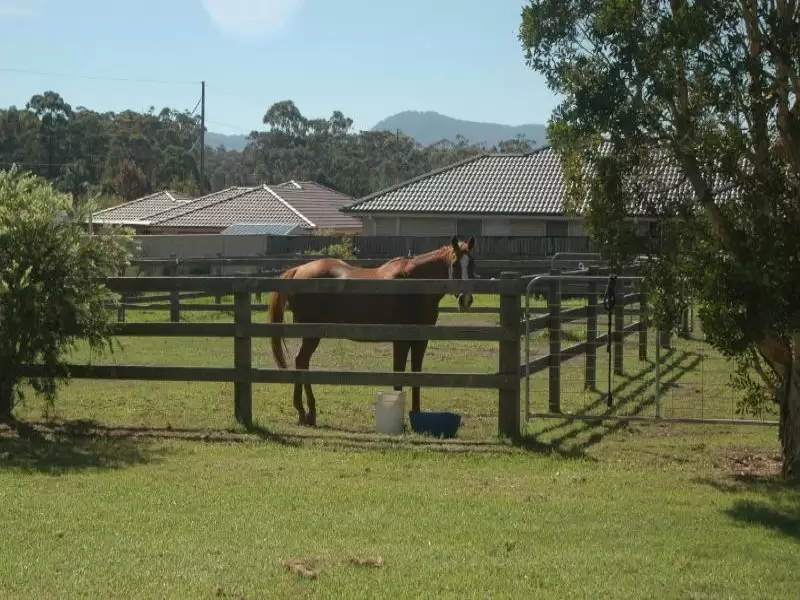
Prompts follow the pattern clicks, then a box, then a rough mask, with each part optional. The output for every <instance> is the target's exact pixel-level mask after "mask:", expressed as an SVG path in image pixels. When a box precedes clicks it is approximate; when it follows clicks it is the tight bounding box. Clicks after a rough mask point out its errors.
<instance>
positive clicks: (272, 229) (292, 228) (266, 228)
mask: <svg viewBox="0 0 800 600" xmlns="http://www.w3.org/2000/svg"><path fill="white" fill-rule="evenodd" d="M299 229H302V227H300V226H298V225H289V224H286V223H234V224H233V225H231V226H230V227H227V228H225V229H223V230H222V231H221V232H220V233H221V234H222V235H289V234H291V233H295V232H297V233H301V232H300V231H298V230H299Z"/></svg>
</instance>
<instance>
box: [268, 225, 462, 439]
mask: <svg viewBox="0 0 800 600" xmlns="http://www.w3.org/2000/svg"><path fill="white" fill-rule="evenodd" d="M474 245H475V238H474V237H470V238H469V240H468V241H467V242H461V241H459V239H458V236H453V237H452V239H451V240H450V244H448V245H445V246H442V247H441V248H438V249H436V250H433V251H431V252H428V253H426V254H419V255H417V256H414V257H402V256H400V257H396V258H392V259H391V260H389V261H387V262H385V263H383V264H382V265H380V266H378V267H373V268H364V267H355V266H353V265H350V264H348V263H346V262H344V261H343V260H339V259H335V258H321V259H317V260H313V261H311V262H308V263H305V264H302V265H298V266H296V267H293V268H291V269H288V270H286V271H285V272H284V273H282V274H281V276H280V278H281V279H316V278H335V279H368V280H382V279H400V278H407V279H473V278H474V273H475V260H474V259H473V257H472V249H473V247H474ZM443 297H444V294H338V295H332V296H331V295H328V294H292V293H283V292H274V293H273V294H272V297H271V298H270V302H269V307H268V313H267V320H268V322H270V323H283V316H284V310H285V308H286V307H287V306H288V307H289V309H290V310H291V311H292V313H293V315H294V322H295V323H347V324H373V325H379V324H386V325H435V324H436V321H437V320H438V318H439V302H440V301H441V299H442V298H443ZM457 298H458V308H459V310H460V311H461V312H468V311H469V309H470V307H471V306H472V302H473V298H472V294H458V295H457ZM349 339H351V340H352V341H357V342H366V341H377V340H358V339H355V338H349ZM385 341H392V344H393V363H394V364H393V370H394V371H398V372H403V371H405V369H406V362H407V360H408V353H409V351H410V352H411V370H412V371H413V372H420V371H422V360H423V358H424V356H425V351H426V349H427V347H428V340H418V341H405V340H385ZM319 342H320V338H303V339H302V342H301V345H300V350H299V351H298V353H297V356H296V357H295V368H296V369H308V368H309V365H310V363H311V357H312V356H313V354H314V352H315V351H316V350H317V347H318V346H319ZM271 346H272V356H273V358H274V359H275V363H276V364H277V365H278V367H279V368H281V369H286V368H287V358H286V344H285V343H284V340H283V338H281V337H280V336H273V337H271ZM304 389H305V393H306V400H307V402H308V412H306V411H305V408H304V406H303V390H304ZM394 389H395V390H397V391H400V390H402V386H395V388H394ZM411 396H412V398H411V409H412V411H415V412H419V409H420V389H419V386H413V387H412V392H411ZM294 407H295V408H296V409H297V414H298V420H299V423H300V424H301V425H308V426H311V427H314V426H316V419H317V409H316V399H315V398H314V393H313V391H312V390H311V385H309V384H304V385H301V384H300V383H295V384H294Z"/></svg>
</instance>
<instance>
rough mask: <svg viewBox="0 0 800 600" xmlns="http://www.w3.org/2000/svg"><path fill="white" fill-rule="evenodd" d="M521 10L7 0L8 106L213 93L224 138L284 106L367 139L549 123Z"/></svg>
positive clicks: (345, 1)
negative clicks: (438, 124)
mask: <svg viewBox="0 0 800 600" xmlns="http://www.w3.org/2000/svg"><path fill="white" fill-rule="evenodd" d="M523 2H524V0H403V1H402V2H400V1H387V0H137V1H136V2H120V1H119V0H72V1H70V0H0V106H4V107H5V106H9V105H11V104H15V105H17V106H24V104H25V102H26V101H27V100H28V99H29V98H30V97H31V96H32V95H33V94H36V93H39V92H43V91H45V90H49V89H52V90H55V91H57V92H59V93H60V94H61V95H62V96H63V97H64V98H65V99H66V101H67V102H69V103H70V104H71V105H72V106H73V107H76V106H81V105H83V106H86V107H89V108H92V109H95V110H114V111H118V110H123V109H133V110H147V109H148V107H149V106H151V105H153V106H155V107H156V108H157V109H160V108H161V107H163V106H170V107H173V108H177V109H181V110H183V109H187V110H192V109H193V108H194V107H195V105H196V104H197V102H198V100H199V98H200V85H199V81H200V80H205V81H206V82H207V88H206V94H207V96H206V101H207V113H206V115H207V121H208V125H207V126H208V129H209V130H211V131H217V132H221V133H241V132H245V133H246V132H249V131H250V130H251V129H257V128H260V127H261V118H262V117H263V115H264V112H266V109H267V108H268V107H269V106H270V105H271V104H272V103H273V102H276V101H279V100H284V99H292V100H294V101H295V103H296V104H297V105H298V107H299V108H300V110H301V111H302V113H303V114H304V115H306V116H308V117H327V116H329V115H330V113H331V112H332V111H334V110H341V111H342V112H343V113H344V114H345V115H347V116H349V117H350V118H352V119H353V120H354V127H355V128H356V129H367V128H369V127H372V126H373V125H374V124H375V123H376V122H378V121H379V120H380V119H382V118H384V117H386V116H389V115H391V114H394V113H396V112H399V111H401V110H435V111H438V112H441V113H443V114H447V115H450V116H453V117H457V118H462V119H470V120H476V121H494V122H498V123H505V124H509V125H516V124H521V123H545V122H546V121H547V119H548V118H549V116H550V113H551V111H552V109H553V107H554V106H555V104H556V101H557V99H556V97H555V96H554V95H553V93H552V92H551V91H550V90H548V89H547V86H546V85H545V83H544V81H543V79H542V78H541V77H539V76H538V75H537V74H535V73H533V72H532V71H531V70H530V69H528V68H527V67H526V66H525V61H524V57H523V54H522V49H521V47H520V44H519V42H518V40H517V38H516V34H517V29H518V27H519V23H520V11H521V7H522V4H523ZM18 71H26V72H25V73H23V72H18ZM31 72H35V73H31ZM36 73H39V74H36ZM108 78H122V79H128V80H129V81H118V80H113V79H108ZM133 80H157V81H133Z"/></svg>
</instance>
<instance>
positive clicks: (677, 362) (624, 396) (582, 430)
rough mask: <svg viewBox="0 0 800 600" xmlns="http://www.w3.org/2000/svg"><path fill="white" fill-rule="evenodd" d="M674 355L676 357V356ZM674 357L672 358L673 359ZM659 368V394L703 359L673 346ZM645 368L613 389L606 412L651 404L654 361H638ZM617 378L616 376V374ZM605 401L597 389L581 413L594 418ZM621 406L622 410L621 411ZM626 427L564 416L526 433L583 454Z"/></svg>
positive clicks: (634, 410) (639, 410) (634, 412)
mask: <svg viewBox="0 0 800 600" xmlns="http://www.w3.org/2000/svg"><path fill="white" fill-rule="evenodd" d="M676 354H677V356H675V355H676ZM673 357H674V359H673ZM668 359H672V360H670V361H669V364H663V365H662V369H661V381H660V386H659V393H663V392H664V391H665V390H666V389H667V388H668V387H669V386H670V385H671V384H673V383H676V382H677V381H679V380H680V379H681V378H682V377H683V376H684V375H686V374H687V373H689V372H691V371H692V370H693V369H695V368H697V366H698V365H699V364H700V362H701V361H702V360H703V358H702V356H700V355H698V354H695V353H692V352H685V351H681V352H679V353H676V351H675V350H674V349H670V350H668V351H667V352H666V353H665V355H664V357H663V362H664V363H667V360H668ZM641 362H643V363H646V364H647V367H646V368H644V369H642V370H641V371H639V372H638V373H637V374H636V375H635V376H633V377H628V378H626V379H625V380H624V381H623V382H622V383H620V384H618V385H617V386H616V387H614V389H613V396H614V409H615V410H614V412H609V413H607V414H610V415H613V414H620V415H622V414H624V415H630V416H640V415H643V414H644V413H645V411H647V410H649V409H651V408H653V407H654V404H655V397H654V395H653V394H652V393H647V392H648V391H652V388H653V379H654V376H655V363H654V362H653V361H650V360H647V361H641ZM616 377H617V378H618V379H619V376H616ZM605 402H606V396H605V393H602V392H598V394H597V397H596V398H595V399H594V400H593V401H592V402H591V403H590V404H589V405H587V406H586V408H585V409H584V411H583V413H584V414H586V415H591V416H593V417H599V416H600V415H602V414H603V413H596V412H595V411H597V410H598V409H600V408H601V407H603V406H604V405H605ZM621 409H624V411H623V410H621ZM626 427H628V422H626V421H610V420H608V421H602V420H599V419H598V420H589V421H586V420H581V419H577V418H570V417H569V416H565V418H564V419H563V420H556V422H555V423H554V424H552V425H548V426H546V427H544V428H543V429H541V430H540V431H537V432H536V433H533V434H529V435H528V436H527V437H528V438H531V439H532V440H533V441H534V442H535V443H538V444H541V445H543V446H547V445H550V446H553V447H554V448H556V449H558V450H559V451H560V452H579V453H583V452H585V451H586V450H588V449H589V448H591V447H592V446H594V445H596V444H599V443H600V442H601V441H603V439H604V438H605V437H607V436H609V435H611V434H613V433H616V432H617V431H619V430H621V429H624V428H626Z"/></svg>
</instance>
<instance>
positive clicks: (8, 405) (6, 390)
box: [0, 381, 14, 423]
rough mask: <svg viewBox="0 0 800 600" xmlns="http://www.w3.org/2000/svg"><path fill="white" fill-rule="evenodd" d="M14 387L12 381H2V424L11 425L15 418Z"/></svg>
mask: <svg viewBox="0 0 800 600" xmlns="http://www.w3.org/2000/svg"><path fill="white" fill-rule="evenodd" d="M13 399H14V385H13V384H12V383H11V382H10V381H0V423H10V422H11V421H12V420H13V418H12V416H11V409H12V408H13Z"/></svg>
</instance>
